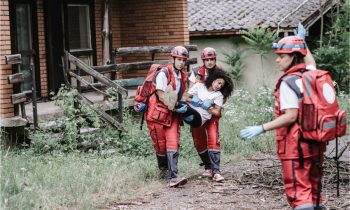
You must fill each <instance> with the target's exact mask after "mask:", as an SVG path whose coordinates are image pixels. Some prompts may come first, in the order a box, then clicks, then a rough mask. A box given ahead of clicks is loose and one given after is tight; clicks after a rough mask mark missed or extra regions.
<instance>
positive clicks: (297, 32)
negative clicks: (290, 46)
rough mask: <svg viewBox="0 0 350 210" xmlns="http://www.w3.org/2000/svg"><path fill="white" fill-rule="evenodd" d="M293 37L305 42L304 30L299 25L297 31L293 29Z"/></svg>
mask: <svg viewBox="0 0 350 210" xmlns="http://www.w3.org/2000/svg"><path fill="white" fill-rule="evenodd" d="M294 35H295V36H298V37H300V38H303V39H304V40H305V35H306V30H305V28H304V26H303V25H302V24H301V23H299V24H298V29H297V30H295V29H294Z"/></svg>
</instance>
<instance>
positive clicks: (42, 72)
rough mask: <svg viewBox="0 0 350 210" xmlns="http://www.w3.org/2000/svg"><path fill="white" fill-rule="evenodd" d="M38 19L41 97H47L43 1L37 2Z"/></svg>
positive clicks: (38, 0)
mask: <svg viewBox="0 0 350 210" xmlns="http://www.w3.org/2000/svg"><path fill="white" fill-rule="evenodd" d="M37 18H38V36H39V37H38V43H39V66H40V87H41V96H42V97H48V96H49V92H48V82H47V81H48V79H47V66H46V44H45V22H44V0H37Z"/></svg>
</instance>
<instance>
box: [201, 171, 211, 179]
mask: <svg viewBox="0 0 350 210" xmlns="http://www.w3.org/2000/svg"><path fill="white" fill-rule="evenodd" d="M212 176H213V171H212V170H211V169H205V170H204V172H203V173H202V177H209V178H211V177H212Z"/></svg>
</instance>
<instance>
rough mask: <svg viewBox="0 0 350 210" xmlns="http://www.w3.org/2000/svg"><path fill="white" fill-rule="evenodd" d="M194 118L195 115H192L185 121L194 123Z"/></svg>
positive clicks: (185, 118)
mask: <svg viewBox="0 0 350 210" xmlns="http://www.w3.org/2000/svg"><path fill="white" fill-rule="evenodd" d="M193 118H194V116H193V114H191V115H189V116H187V117H184V120H185V121H186V122H192V121H193Z"/></svg>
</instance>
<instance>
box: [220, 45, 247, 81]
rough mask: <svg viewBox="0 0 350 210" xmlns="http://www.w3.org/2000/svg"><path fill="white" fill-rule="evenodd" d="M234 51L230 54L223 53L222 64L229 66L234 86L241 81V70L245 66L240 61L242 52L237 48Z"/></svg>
mask: <svg viewBox="0 0 350 210" xmlns="http://www.w3.org/2000/svg"><path fill="white" fill-rule="evenodd" d="M234 49H236V50H232V51H231V52H230V53H224V56H225V60H224V62H225V63H226V64H228V65H229V66H230V74H231V76H232V79H233V80H234V82H235V83H236V85H238V84H239V82H240V81H241V79H242V76H243V70H244V68H245V64H244V63H243V61H242V57H243V56H244V50H243V49H242V48H238V47H234Z"/></svg>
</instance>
